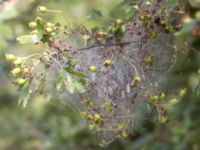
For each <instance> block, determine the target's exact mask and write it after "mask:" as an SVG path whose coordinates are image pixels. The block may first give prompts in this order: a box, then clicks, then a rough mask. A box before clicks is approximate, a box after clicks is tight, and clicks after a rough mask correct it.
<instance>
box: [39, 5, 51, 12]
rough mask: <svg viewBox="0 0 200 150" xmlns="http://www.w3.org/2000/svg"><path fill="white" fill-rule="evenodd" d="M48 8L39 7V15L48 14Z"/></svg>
mask: <svg viewBox="0 0 200 150" xmlns="http://www.w3.org/2000/svg"><path fill="white" fill-rule="evenodd" d="M47 10H48V9H47V8H46V7H44V6H38V7H37V12H38V13H46V12H47Z"/></svg>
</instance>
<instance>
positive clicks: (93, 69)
mask: <svg viewBox="0 0 200 150" xmlns="http://www.w3.org/2000/svg"><path fill="white" fill-rule="evenodd" d="M88 70H89V71H91V72H97V67H96V66H90V67H89V68H88Z"/></svg>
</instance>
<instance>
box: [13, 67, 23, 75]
mask: <svg viewBox="0 0 200 150" xmlns="http://www.w3.org/2000/svg"><path fill="white" fill-rule="evenodd" d="M20 72H21V68H19V67H17V68H14V69H13V70H12V71H11V73H12V75H13V76H16V75H18V74H20Z"/></svg>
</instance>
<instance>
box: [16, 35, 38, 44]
mask: <svg viewBox="0 0 200 150" xmlns="http://www.w3.org/2000/svg"><path fill="white" fill-rule="evenodd" d="M40 40H41V38H40V37H38V36H37V35H22V36H19V37H17V41H19V43H20V44H31V43H32V44H35V43H38V42H40Z"/></svg>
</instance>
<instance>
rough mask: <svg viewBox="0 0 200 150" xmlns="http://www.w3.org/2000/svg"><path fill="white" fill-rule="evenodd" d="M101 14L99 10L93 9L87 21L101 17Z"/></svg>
mask: <svg viewBox="0 0 200 150" xmlns="http://www.w3.org/2000/svg"><path fill="white" fill-rule="evenodd" d="M102 16H103V15H102V13H101V11H100V10H96V9H93V10H92V12H91V14H90V15H89V16H88V17H87V19H88V20H95V19H97V18H99V17H102Z"/></svg>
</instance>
